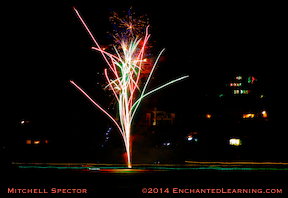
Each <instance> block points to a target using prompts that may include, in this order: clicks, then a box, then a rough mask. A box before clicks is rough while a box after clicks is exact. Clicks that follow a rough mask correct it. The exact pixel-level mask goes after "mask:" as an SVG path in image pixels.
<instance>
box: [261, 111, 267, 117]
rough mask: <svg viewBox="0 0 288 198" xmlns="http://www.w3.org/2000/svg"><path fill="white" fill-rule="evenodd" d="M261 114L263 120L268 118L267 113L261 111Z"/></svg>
mask: <svg viewBox="0 0 288 198" xmlns="http://www.w3.org/2000/svg"><path fill="white" fill-rule="evenodd" d="M261 114H262V117H263V118H267V117H268V115H267V112H266V111H265V110H263V111H262V112H261Z"/></svg>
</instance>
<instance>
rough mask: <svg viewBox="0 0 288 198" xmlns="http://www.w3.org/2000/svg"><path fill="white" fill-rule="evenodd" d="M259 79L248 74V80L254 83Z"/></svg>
mask: <svg viewBox="0 0 288 198" xmlns="http://www.w3.org/2000/svg"><path fill="white" fill-rule="evenodd" d="M254 81H257V79H256V78H255V77H254V76H248V79H247V82H248V83H251V84H253V83H254Z"/></svg>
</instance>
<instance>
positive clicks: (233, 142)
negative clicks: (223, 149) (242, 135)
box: [229, 138, 241, 146]
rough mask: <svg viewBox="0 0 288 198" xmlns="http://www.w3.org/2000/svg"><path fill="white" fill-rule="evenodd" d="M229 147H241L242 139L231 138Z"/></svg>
mask: <svg viewBox="0 0 288 198" xmlns="http://www.w3.org/2000/svg"><path fill="white" fill-rule="evenodd" d="M229 145H231V146H240V145H241V141H240V139H237V138H231V139H230V140H229Z"/></svg>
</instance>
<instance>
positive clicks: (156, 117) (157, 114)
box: [146, 107, 175, 126]
mask: <svg viewBox="0 0 288 198" xmlns="http://www.w3.org/2000/svg"><path fill="white" fill-rule="evenodd" d="M174 122H175V113H167V112H165V111H158V110H157V108H156V107H155V108H154V110H153V111H151V112H147V113H146V123H147V125H148V126H167V125H173V124H174Z"/></svg>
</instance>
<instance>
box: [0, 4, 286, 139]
mask: <svg viewBox="0 0 288 198" xmlns="http://www.w3.org/2000/svg"><path fill="white" fill-rule="evenodd" d="M73 6H75V7H76V8H77V9H78V10H79V12H80V13H81V15H82V17H83V18H84V19H85V21H86V22H87V24H88V25H89V27H90V29H91V30H92V31H93V33H94V35H95V37H96V38H97V41H98V42H99V43H100V44H102V45H107V44H110V43H111V39H110V38H109V37H108V35H107V31H111V30H112V26H111V24H110V22H109V9H112V10H113V11H115V12H117V13H119V14H120V13H121V12H123V11H127V10H128V9H129V8H130V7H131V6H133V9H132V10H133V11H134V12H136V16H137V15H138V16H140V15H143V14H147V17H148V18H149V19H150V24H151V26H152V27H151V29H150V33H151V34H152V37H151V40H150V41H151V42H152V43H153V49H152V53H153V54H154V55H157V54H158V53H159V51H160V50H161V49H162V48H165V49H166V51H165V53H164V55H163V59H162V61H160V63H159V66H160V67H159V68H158V69H157V70H156V72H155V79H157V81H155V82H157V83H158V82H159V83H160V84H163V83H165V82H167V81H169V80H170V79H173V78H176V77H179V76H182V75H185V74H189V75H190V78H189V80H186V81H183V82H180V83H177V84H175V85H172V86H171V87H169V88H166V89H164V90H162V91H161V93H160V92H159V93H156V94H154V95H152V96H150V97H149V98H147V99H148V100H151V102H152V101H153V105H154V104H155V106H158V107H159V106H160V107H162V108H163V109H162V110H166V109H169V110H170V111H181V109H185V110H184V111H183V110H182V112H184V113H185V112H186V115H187V116H189V115H191V112H193V111H196V110H195V109H198V110H199V109H201V108H202V107H203V106H205V104H201V100H202V97H203V96H204V95H205V92H206V90H207V89H209V87H210V84H209V83H208V82H211V79H214V80H215V79H216V80H218V82H227V83H228V81H229V79H231V78H233V76H235V75H236V74H238V73H242V74H245V73H251V74H253V75H256V76H258V78H259V80H261V81H262V83H263V86H266V87H267V93H268V94H270V96H271V97H272V95H273V93H274V92H273V91H274V87H273V86H274V85H275V84H277V83H275V82H274V80H275V79H276V77H275V75H274V73H275V72H276V70H278V69H277V68H276V67H277V65H278V64H276V63H275V62H276V60H277V59H278V56H281V54H279V53H278V52H277V51H278V49H279V46H280V44H279V40H281V39H279V37H281V34H282V33H281V32H282V28H283V27H282V26H283V25H281V22H280V19H282V18H283V16H282V13H281V12H278V6H276V5H274V4H264V3H262V4H259V5H252V4H251V5H250V4H245V5H244V4H243V5H236V4H235V5H227V4H225V5H219V4H213V5H212V4H201V5H199V4H191V2H187V3H186V4H182V3H179V4H177V5H174V4H173V5H172V4H171V5H167V4H166V3H165V4H158V3H154V4H150V3H145V2H141V5H140V4H139V5H138V4H135V3H134V4H125V5H122V4H113V3H109V4H106V5H105V4H103V3H87V4H86V3H77V2H74V3H70V4H69V3H68V4H66V5H64V4H61V5H57V4H46V3H39V4H38V5H35V4H31V5H29V4H27V3H23V4H22V5H20V4H15V5H9V6H7V10H8V12H7V14H6V22H4V24H5V27H6V29H5V30H4V31H5V37H3V38H4V39H5V40H6V39H7V40H9V45H8V46H6V47H5V48H6V52H5V54H6V53H7V56H6V57H4V58H8V59H9V61H8V62H7V61H5V62H2V63H3V64H4V67H5V70H4V71H5V72H4V73H2V76H4V80H5V82H4V83H5V85H4V90H2V93H3V96H2V97H4V98H5V99H7V102H6V101H5V103H3V104H4V106H6V108H8V111H7V113H5V114H6V116H5V118H6V119H7V122H6V124H7V123H8V124H9V126H10V127H11V130H12V129H13V126H14V125H16V124H17V123H19V121H20V119H28V120H29V119H30V120H33V121H34V122H35V123H36V125H37V126H39V131H41V129H44V128H45V130H46V131H48V132H49V131H51V132H52V131H53V133H57V134H61V133H65V131H66V132H68V131H69V130H70V129H71V126H72V128H73V126H75V127H76V128H81V127H83V130H84V131H85V130H90V131H95V132H96V131H97V130H99V131H100V132H101V133H103V130H106V129H107V127H108V126H107V120H108V118H106V116H105V115H103V114H102V113H101V112H100V111H99V110H97V109H96V108H95V107H93V105H92V104H91V103H90V102H89V101H88V100H87V99H85V97H84V96H83V95H81V94H80V93H79V92H78V91H77V90H76V89H75V88H74V87H73V86H71V85H70V84H69V80H70V79H73V80H74V81H76V82H77V83H78V84H80V85H81V86H82V87H83V88H84V89H85V90H86V91H87V92H88V93H89V94H90V95H91V96H92V97H93V98H94V99H95V100H96V101H98V102H99V103H100V104H101V105H102V106H103V107H105V108H108V106H109V104H110V102H111V100H112V97H109V94H110V93H109V92H107V91H106V92H105V91H103V90H102V88H101V84H103V83H105V81H104V79H103V78H102V77H101V75H99V74H98V73H100V74H101V73H102V72H103V70H104V68H105V67H106V65H105V63H104V61H103V59H102V57H101V55H100V54H99V53H97V52H95V51H92V50H91V47H92V46H93V42H92V40H91V39H90V37H89V35H88V34H87V33H86V31H85V29H84V28H83V27H82V25H81V23H80V21H79V20H78V18H77V17H76V15H75V13H74V11H73V9H72V7H73ZM2 67H3V66H2ZM6 69H7V70H6ZM212 77H213V78H212ZM273 82H274V84H273ZM211 83H213V82H211ZM152 84H153V82H152ZM154 84H155V83H154ZM272 84H273V85H272ZM155 85H157V84H155ZM150 88H153V87H150ZM278 96H279V95H278ZM147 103H149V101H148V102H147ZM147 103H146V104H147ZM161 105H162V106H161ZM275 108H276V107H275ZM140 110H141V109H140ZM139 113H141V112H139ZM142 113H143V112H142Z"/></svg>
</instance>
